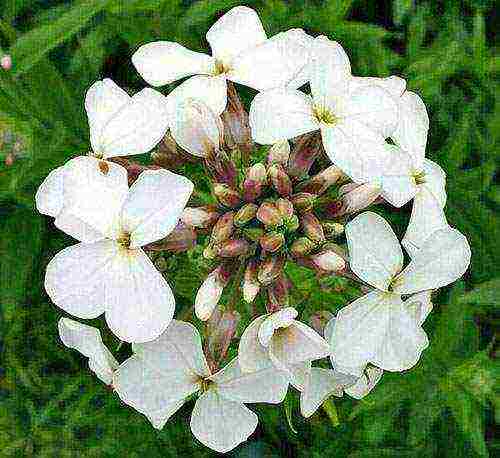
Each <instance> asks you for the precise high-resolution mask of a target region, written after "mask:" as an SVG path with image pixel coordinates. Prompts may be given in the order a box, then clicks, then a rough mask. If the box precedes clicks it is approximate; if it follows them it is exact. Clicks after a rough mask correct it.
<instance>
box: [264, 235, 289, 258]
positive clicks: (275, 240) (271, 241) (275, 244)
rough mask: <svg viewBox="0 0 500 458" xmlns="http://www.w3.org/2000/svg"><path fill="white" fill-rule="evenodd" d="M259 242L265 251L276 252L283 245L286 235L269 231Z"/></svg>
mask: <svg viewBox="0 0 500 458" xmlns="http://www.w3.org/2000/svg"><path fill="white" fill-rule="evenodd" d="M259 242H260V246H261V247H262V249H263V250H264V251H269V252H270V253H274V252H275V251H278V250H279V249H280V248H281V247H282V246H283V244H284V243H285V237H284V236H283V234H281V233H280V232H268V233H267V234H265V235H263V236H262V237H261V238H260V240H259Z"/></svg>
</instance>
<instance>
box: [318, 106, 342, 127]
mask: <svg viewBox="0 0 500 458" xmlns="http://www.w3.org/2000/svg"><path fill="white" fill-rule="evenodd" d="M313 113H314V117H315V118H316V119H317V120H318V122H321V123H323V124H330V125H335V124H337V122H338V118H337V116H335V115H334V114H333V113H332V112H331V111H330V110H329V109H328V108H326V107H325V106H322V105H316V106H314V107H313Z"/></svg>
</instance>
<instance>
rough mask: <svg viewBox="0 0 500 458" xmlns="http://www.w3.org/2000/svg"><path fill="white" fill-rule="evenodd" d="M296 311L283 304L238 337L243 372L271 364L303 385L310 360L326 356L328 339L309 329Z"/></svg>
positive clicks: (295, 382) (297, 383)
mask: <svg viewBox="0 0 500 458" xmlns="http://www.w3.org/2000/svg"><path fill="white" fill-rule="evenodd" d="M296 317H297V311H296V310H295V309H294V308H293V307H286V308H283V309H281V310H278V311H277V312H274V313H271V314H268V315H263V316H260V317H258V318H256V319H255V320H254V321H252V323H250V325H249V326H248V327H247V329H245V331H244V332H243V335H242V336H241V339H240V345H239V349H238V359H239V362H240V365H241V368H242V370H243V371H245V372H252V371H256V370H259V369H262V368H265V367H269V366H274V367H276V368H277V369H280V370H283V371H285V372H287V373H288V374H289V376H290V377H291V383H293V384H294V385H299V386H300V385H302V383H301V382H300V381H299V380H297V378H300V379H302V378H303V374H302V372H303V371H304V370H306V371H307V366H309V367H310V363H311V361H313V360H316V359H321V358H324V357H326V356H328V355H329V352H330V350H329V346H328V344H327V342H326V341H325V340H324V339H323V338H322V337H321V336H320V335H319V334H318V333H317V332H316V331H314V330H313V329H312V328H310V327H309V326H306V325H305V324H304V323H302V322H300V321H297V320H296V319H295V318H296Z"/></svg>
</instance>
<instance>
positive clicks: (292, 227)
mask: <svg viewBox="0 0 500 458" xmlns="http://www.w3.org/2000/svg"><path fill="white" fill-rule="evenodd" d="M299 226H300V223H299V217H298V216H297V215H292V217H291V218H289V219H287V220H286V221H285V227H286V229H287V230H288V231H289V232H295V231H296V230H297V229H298V228H299Z"/></svg>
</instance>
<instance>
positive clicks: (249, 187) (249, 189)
mask: <svg viewBox="0 0 500 458" xmlns="http://www.w3.org/2000/svg"><path fill="white" fill-rule="evenodd" d="M261 193H262V185H261V184H260V183H258V182H257V181H254V180H249V179H248V178H246V179H245V181H243V199H245V201H246V202H254V201H255V200H257V199H258V198H259V197H260V195H261Z"/></svg>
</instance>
